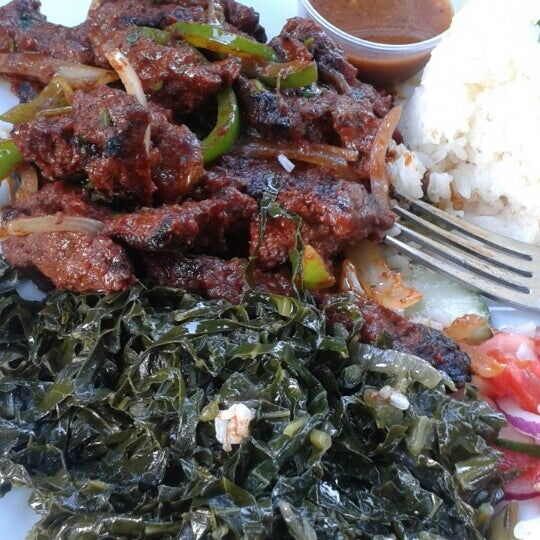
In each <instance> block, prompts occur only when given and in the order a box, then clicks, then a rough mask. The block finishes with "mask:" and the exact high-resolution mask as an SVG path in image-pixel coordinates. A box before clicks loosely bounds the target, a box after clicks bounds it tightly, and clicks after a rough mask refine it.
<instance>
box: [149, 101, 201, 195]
mask: <svg viewBox="0 0 540 540" xmlns="http://www.w3.org/2000/svg"><path fill="white" fill-rule="evenodd" d="M151 113H152V131H151V139H152V145H153V150H152V156H153V157H152V164H153V166H152V180H153V182H154V184H155V185H156V187H157V191H156V194H155V198H156V199H157V202H162V203H167V204H172V203H176V202H178V199H179V198H180V197H182V196H184V195H186V194H187V193H188V192H190V191H191V190H192V189H193V188H194V187H195V186H196V185H197V183H198V182H199V180H200V179H201V177H202V176H203V174H204V168H203V157H202V150H201V144H200V142H199V140H198V139H197V137H196V136H195V135H194V134H193V133H192V132H191V131H190V130H189V129H188V128H187V127H186V126H183V125H177V124H173V123H171V122H170V121H169V119H168V118H167V116H166V115H165V114H164V113H162V112H161V111H159V110H157V108H156V107H153V108H152V109H151Z"/></svg>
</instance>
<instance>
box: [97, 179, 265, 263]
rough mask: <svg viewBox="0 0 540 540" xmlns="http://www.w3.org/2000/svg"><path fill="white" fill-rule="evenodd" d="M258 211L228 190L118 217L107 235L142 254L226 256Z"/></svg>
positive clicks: (236, 192) (249, 199)
mask: <svg viewBox="0 0 540 540" xmlns="http://www.w3.org/2000/svg"><path fill="white" fill-rule="evenodd" d="M256 211H257V203H256V202H255V200H254V199H252V198H251V197H249V196H248V195H244V194H243V193H240V192H239V191H238V190H236V189H235V188H226V189H225V190H223V191H222V192H221V193H220V194H219V196H218V197H216V198H212V199H206V200H203V201H188V202H185V203H184V204H182V205H174V206H161V207H159V208H147V209H143V210H140V211H138V212H134V213H132V214H126V215H124V216H121V217H117V218H115V219H113V220H111V221H110V222H109V223H108V226H107V228H106V231H105V232H106V234H108V235H110V236H111V237H112V238H114V239H115V240H117V241H119V242H121V243H123V244H126V245H128V246H129V247H131V248H133V249H136V250H139V251H150V252H160V251H164V252H176V253H179V252H190V253H206V254H214V255H225V254H227V253H228V252H229V243H230V239H231V237H233V238H234V237H235V234H236V233H237V232H238V230H244V231H247V230H248V227H249V222H250V220H251V217H252V215H253V214H254V213H256ZM245 236H246V235H245ZM245 236H244V238H245Z"/></svg>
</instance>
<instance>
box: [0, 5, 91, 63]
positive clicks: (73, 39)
mask: <svg viewBox="0 0 540 540" xmlns="http://www.w3.org/2000/svg"><path fill="white" fill-rule="evenodd" d="M39 7H40V2H39V1H38V0H13V1H12V2H10V3H9V4H7V5H5V6H3V7H1V8H0V52H40V53H44V54H47V55H48V56H52V57H54V58H59V59H61V60H69V61H71V62H77V63H79V64H91V63H92V61H93V57H94V55H93V54H92V51H91V49H89V48H88V47H87V46H86V45H84V44H83V43H82V42H81V41H80V40H79V38H78V36H77V34H76V32H74V31H73V30H72V29H71V28H66V27H64V26H60V25H58V24H52V23H49V22H47V19H46V17H45V16H44V15H42V14H41V13H40V11H39Z"/></svg>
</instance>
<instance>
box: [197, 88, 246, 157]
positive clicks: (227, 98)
mask: <svg viewBox="0 0 540 540" xmlns="http://www.w3.org/2000/svg"><path fill="white" fill-rule="evenodd" d="M239 136H240V109H239V107H238V101H237V99H236V95H235V94H234V91H233V89H232V88H224V89H223V90H221V92H220V93H219V94H218V115H217V123H216V127H215V128H214V129H213V130H212V132H211V133H210V135H208V137H206V139H204V141H202V150H203V156H204V162H205V163H210V162H212V161H215V160H216V159H217V158H218V157H219V156H221V155H223V154H226V153H227V152H228V151H229V150H230V149H231V148H232V147H233V146H234V145H235V143H236V141H237V140H238V137H239Z"/></svg>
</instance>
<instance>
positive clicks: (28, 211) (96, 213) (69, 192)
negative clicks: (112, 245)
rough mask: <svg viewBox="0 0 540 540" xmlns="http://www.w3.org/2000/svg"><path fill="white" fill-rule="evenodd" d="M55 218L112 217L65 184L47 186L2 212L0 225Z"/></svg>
mask: <svg viewBox="0 0 540 540" xmlns="http://www.w3.org/2000/svg"><path fill="white" fill-rule="evenodd" d="M55 214H64V215H67V216H77V217H88V218H91V219H96V220H98V221H105V220H107V219H109V218H110V217H111V216H112V210H110V209H109V208H106V207H104V206H98V205H96V204H93V203H92V202H91V201H90V196H89V192H88V191H86V190H84V189H81V188H78V187H76V186H73V185H71V184H68V183H66V182H51V183H47V184H45V185H44V186H43V187H42V188H41V189H40V190H39V191H37V192H36V193H32V194H31V195H29V196H28V197H26V198H25V199H23V200H19V201H17V202H16V203H14V204H11V205H9V206H6V207H4V208H2V222H4V223H6V222H8V221H13V220H14V219H19V218H24V217H38V216H52V215H55Z"/></svg>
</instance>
